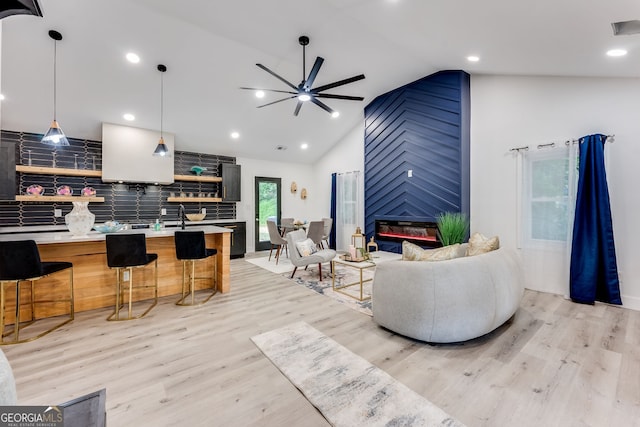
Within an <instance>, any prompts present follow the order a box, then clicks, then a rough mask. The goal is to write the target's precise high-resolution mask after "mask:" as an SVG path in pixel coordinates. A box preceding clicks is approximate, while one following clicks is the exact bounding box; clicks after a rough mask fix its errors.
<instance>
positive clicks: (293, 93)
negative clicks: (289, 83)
mask: <svg viewBox="0 0 640 427" xmlns="http://www.w3.org/2000/svg"><path fill="white" fill-rule="evenodd" d="M240 89H245V90H265V91H267V92H278V93H290V94H291V95H297V94H298V92H291V91H290V90H278V89H260V88H258V87H240Z"/></svg>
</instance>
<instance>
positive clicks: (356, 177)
mask: <svg viewBox="0 0 640 427" xmlns="http://www.w3.org/2000/svg"><path fill="white" fill-rule="evenodd" d="M359 188H360V172H359V171H354V172H347V173H339V174H337V175H336V221H335V224H336V249H337V250H339V251H346V250H347V249H349V245H350V244H351V235H352V234H353V233H354V232H355V231H356V227H357V226H358V218H360V212H359V209H360V192H359V191H358V189H359Z"/></svg>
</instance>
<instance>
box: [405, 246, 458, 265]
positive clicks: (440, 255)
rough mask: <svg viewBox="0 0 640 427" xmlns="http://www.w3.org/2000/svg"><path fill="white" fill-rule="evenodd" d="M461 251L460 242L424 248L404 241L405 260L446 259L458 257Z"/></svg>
mask: <svg viewBox="0 0 640 427" xmlns="http://www.w3.org/2000/svg"><path fill="white" fill-rule="evenodd" d="M459 252H460V244H459V243H456V244H455V245H449V246H444V247H442V248H436V249H422V248H421V247H420V246H418V245H414V244H413V243H409V242H407V241H404V242H402V259H403V260H404V261H445V260H448V259H454V258H458V256H459V254H458V253H459Z"/></svg>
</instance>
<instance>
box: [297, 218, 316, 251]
mask: <svg viewBox="0 0 640 427" xmlns="http://www.w3.org/2000/svg"><path fill="white" fill-rule="evenodd" d="M323 235H324V222H322V221H311V222H310V223H309V228H308V229H307V237H308V238H309V239H311V240H313V243H315V244H316V246H317V247H318V248H320V249H323V247H322V236H323ZM292 250H293V249H292Z"/></svg>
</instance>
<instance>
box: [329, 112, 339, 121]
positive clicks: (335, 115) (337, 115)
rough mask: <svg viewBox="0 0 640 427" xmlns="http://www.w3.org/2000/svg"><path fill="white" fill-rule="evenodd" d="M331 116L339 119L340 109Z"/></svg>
mask: <svg viewBox="0 0 640 427" xmlns="http://www.w3.org/2000/svg"><path fill="white" fill-rule="evenodd" d="M331 117H333V118H334V119H337V118H338V117H340V111H334V112H333V113H331Z"/></svg>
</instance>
